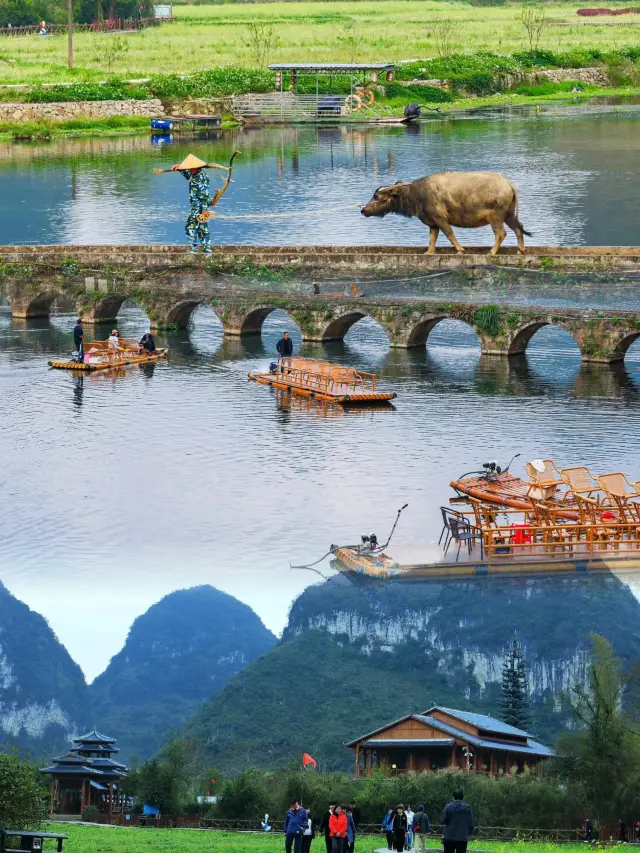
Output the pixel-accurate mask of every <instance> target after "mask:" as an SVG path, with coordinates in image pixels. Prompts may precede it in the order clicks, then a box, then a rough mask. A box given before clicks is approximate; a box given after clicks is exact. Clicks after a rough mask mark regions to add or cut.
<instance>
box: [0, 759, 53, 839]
mask: <svg viewBox="0 0 640 853" xmlns="http://www.w3.org/2000/svg"><path fill="white" fill-rule="evenodd" d="M36 774H37V771H36V770H35V768H34V767H32V766H31V765H30V764H27V763H26V762H22V761H20V760H19V759H18V757H17V756H16V755H0V826H2V827H3V828H5V829H39V828H40V827H41V826H42V822H43V821H44V819H45V817H46V814H47V810H46V806H45V797H46V793H45V791H44V789H43V788H42V787H41V786H40V784H39V780H38V778H37V775H36Z"/></svg>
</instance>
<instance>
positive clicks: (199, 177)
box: [171, 154, 224, 255]
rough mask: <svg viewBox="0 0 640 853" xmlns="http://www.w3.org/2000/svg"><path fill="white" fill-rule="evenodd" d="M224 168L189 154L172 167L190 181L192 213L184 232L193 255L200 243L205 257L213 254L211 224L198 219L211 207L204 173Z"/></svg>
mask: <svg viewBox="0 0 640 853" xmlns="http://www.w3.org/2000/svg"><path fill="white" fill-rule="evenodd" d="M223 168H224V167H223V166H218V165H216V164H215V163H205V162H204V160H200V159H199V158H198V157H194V156H193V154H189V155H188V156H187V157H185V158H184V160H183V161H182V163H178V164H177V165H175V166H172V167H171V171H172V172H182V174H183V175H184V177H185V178H186V180H187V181H189V206H190V208H191V212H190V213H189V216H188V217H187V222H186V224H185V227H184V230H185V232H186V235H187V238H188V240H189V245H190V247H191V248H190V249H189V251H190V252H191V254H192V255H196V254H197V253H198V243H200V244H202V251H203V252H204V254H205V255H210V254H211V238H210V236H209V223H208V222H202V221H200V219H199V218H198V217H199V216H201V215H202V214H203V213H204V212H205V211H206V210H207V208H208V207H209V204H210V201H211V186H210V183H209V176H208V175H207V173H206V172H205V171H204V170H205V169H223Z"/></svg>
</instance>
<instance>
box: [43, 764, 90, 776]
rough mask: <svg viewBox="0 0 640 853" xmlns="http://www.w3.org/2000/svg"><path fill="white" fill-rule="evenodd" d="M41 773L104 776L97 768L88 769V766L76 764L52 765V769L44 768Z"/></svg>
mask: <svg viewBox="0 0 640 853" xmlns="http://www.w3.org/2000/svg"><path fill="white" fill-rule="evenodd" d="M40 772H41V773H52V774H54V773H55V774H56V775H57V776H77V775H81V776H103V775H104V774H103V772H102V770H98V769H97V768H95V767H87V765H86V764H81V765H80V766H79V767H78V766H76V765H74V764H52V765H51V767H42V768H41V769H40Z"/></svg>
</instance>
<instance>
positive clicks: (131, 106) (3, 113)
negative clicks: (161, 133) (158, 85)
mask: <svg viewBox="0 0 640 853" xmlns="http://www.w3.org/2000/svg"><path fill="white" fill-rule="evenodd" d="M162 115H165V108H164V107H163V105H162V102H161V101H159V100H158V99H157V98H152V99H151V100H148V101H134V100H127V101H65V102H59V103H58V102H55V103H46V104H2V103H0V121H42V120H43V119H47V120H49V121H67V120H68V119H72V118H96V119H100V118H109V117H110V116H147V117H150V116H162Z"/></svg>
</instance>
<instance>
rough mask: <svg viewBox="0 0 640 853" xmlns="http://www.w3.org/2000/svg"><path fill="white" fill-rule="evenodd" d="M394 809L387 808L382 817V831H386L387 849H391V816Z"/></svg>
mask: <svg viewBox="0 0 640 853" xmlns="http://www.w3.org/2000/svg"><path fill="white" fill-rule="evenodd" d="M394 814H395V811H394V810H393V809H388V810H387V813H386V815H385V816H384V817H383V819H382V831H383V832H386V833H387V850H393V816H394Z"/></svg>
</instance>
